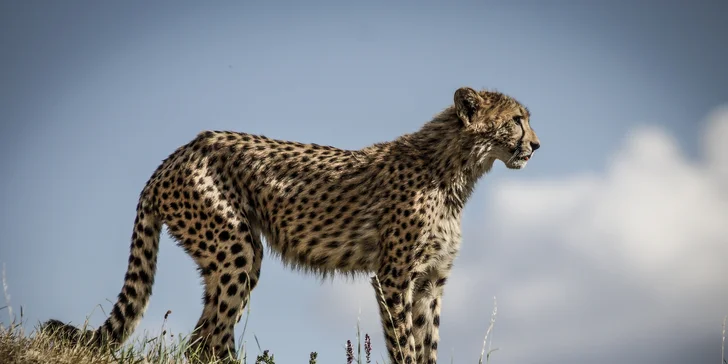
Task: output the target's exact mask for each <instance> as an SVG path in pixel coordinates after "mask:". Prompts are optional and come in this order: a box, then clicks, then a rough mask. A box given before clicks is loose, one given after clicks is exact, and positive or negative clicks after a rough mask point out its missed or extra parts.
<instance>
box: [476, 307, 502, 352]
mask: <svg viewBox="0 0 728 364" xmlns="http://www.w3.org/2000/svg"><path fill="white" fill-rule="evenodd" d="M496 313H498V303H497V302H496V299H495V297H493V313H491V315H490V325H488V330H487V331H486V332H485V338H483V350H481V351H480V359H479V360H478V364H483V357H485V362H486V363H487V362H489V360H490V353H492V352H494V351H496V350H498V349H497V348H496V349H493V350H491V349H490V344H492V343H493V337H492V336H491V335H490V334H491V332H492V331H493V327H494V326H495V315H496ZM488 336H491V338H490V343H488ZM486 344H487V345H488V353H487V354H486V353H485V346H486Z"/></svg>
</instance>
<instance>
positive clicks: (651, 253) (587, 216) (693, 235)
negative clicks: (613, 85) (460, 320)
mask: <svg viewBox="0 0 728 364" xmlns="http://www.w3.org/2000/svg"><path fill="white" fill-rule="evenodd" d="M696 125H697V124H696ZM701 140H702V141H703V143H702V149H703V155H704V158H702V160H700V161H694V160H689V159H688V158H687V157H686V156H685V155H684V154H683V152H682V151H681V150H680V148H679V146H678V144H677V143H676V141H675V140H674V139H673V138H672V137H671V136H670V135H668V134H667V133H666V132H665V131H663V130H662V129H660V128H656V127H648V128H645V127H643V128H639V129H637V130H634V132H633V133H631V134H630V135H629V137H628V138H627V141H626V143H625V144H624V146H623V148H622V149H621V150H620V151H619V152H618V153H615V154H614V156H613V158H612V159H611V161H610V163H609V165H608V167H607V168H606V171H605V172H604V173H601V174H598V175H593V174H592V175H575V176H564V177H562V178H557V179H554V180H542V181H538V180H536V181H529V182H519V183H513V182H505V183H501V184H500V185H497V186H494V192H495V193H494V196H493V200H492V201H491V202H492V204H491V205H490V206H491V208H492V212H491V214H490V215H491V216H495V221H492V222H491V223H490V224H489V226H490V228H493V227H495V228H496V229H497V240H498V244H509V245H510V249H512V250H516V249H517V250H519V251H541V250H542V249H543V245H544V244H547V245H548V246H549V247H550V248H551V249H552V253H551V254H548V255H544V256H543V259H550V260H553V261H555V262H558V264H555V265H546V264H541V265H540V267H542V268H544V269H545V270H544V271H543V272H541V274H543V275H544V277H545V278H542V279H541V280H535V281H534V280H532V278H529V280H515V281H510V282H509V286H510V287H509V288H506V289H504V290H503V291H502V293H501V295H502V296H505V298H506V299H507V300H508V302H510V303H511V304H515V306H513V307H510V309H513V310H517V311H519V312H518V314H519V315H523V316H525V317H528V318H529V319H531V320H534V321H532V322H531V323H532V324H533V325H535V326H542V325H540V324H541V323H543V321H544V319H543V318H540V317H541V316H540V315H542V314H543V313H544V312H545V311H544V310H545V307H549V306H553V304H554V302H556V304H557V305H560V306H561V307H562V308H563V309H565V310H568V311H570V312H575V314H574V316H572V317H571V319H569V318H565V320H566V321H560V322H559V324H560V325H561V327H560V329H559V330H558V332H559V333H560V334H561V335H552V337H551V338H548V337H547V338H545V340H543V341H542V342H544V343H548V344H550V345H557V341H560V342H566V343H567V345H572V346H573V345H581V344H583V345H596V346H598V343H600V342H610V341H611V342H615V343H622V344H626V343H628V342H630V340H632V339H638V338H644V337H647V338H654V340H656V341H659V340H663V339H664V340H665V341H666V342H668V343H669V342H671V341H672V342H673V343H674V344H677V343H678V341H679V340H681V339H679V338H678V337H679V336H683V335H691V334H695V335H701V334H703V333H706V332H716V330H712V329H715V328H717V327H718V326H719V324H720V319H721V315H724V314H728V291H727V290H726V287H728V191H727V190H726V187H728V173H726V172H728V147H727V144H726V142H728V108H722V109H718V110H717V111H715V112H713V113H711V114H710V116H709V117H708V121H707V123H706V125H705V130H704V133H703V138H702V139H701ZM504 264H506V265H507V264H508V263H504ZM575 267H579V268H578V269H577V276H575V275H574V273H575ZM473 269H477V267H473ZM538 269H539V266H535V267H534V268H533V273H534V274H536V275H538V273H536V272H537V270H538ZM625 302H628V303H625ZM595 303H596V304H599V303H602V304H605V306H606V307H609V311H608V312H605V311H604V310H603V309H604V307H600V308H590V307H585V306H583V305H588V304H595ZM580 305H582V306H580ZM552 308H553V307H552ZM687 321H689V322H687ZM584 322H589V323H590V326H595V327H600V329H599V330H590V331H589V334H588V335H584V331H583V329H582V325H584ZM676 324H677V325H678V326H680V325H682V327H683V328H685V329H689V330H691V331H690V332H682V333H680V334H678V335H676V334H677V333H676V332H674V328H675V327H676V326H675V325H676ZM711 330H712V331H711ZM717 335H718V334H716V340H717V339H718V336H717ZM617 345H618V344H617ZM609 350H613V349H609Z"/></svg>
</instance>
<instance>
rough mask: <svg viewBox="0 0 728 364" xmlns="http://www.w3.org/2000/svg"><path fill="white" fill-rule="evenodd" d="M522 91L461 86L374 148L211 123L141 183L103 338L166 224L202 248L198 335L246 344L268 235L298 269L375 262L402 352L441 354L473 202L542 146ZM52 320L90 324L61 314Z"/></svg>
mask: <svg viewBox="0 0 728 364" xmlns="http://www.w3.org/2000/svg"><path fill="white" fill-rule="evenodd" d="M529 120H530V114H529V112H528V110H527V109H526V108H525V107H523V106H522V105H521V104H520V103H519V102H517V101H516V100H515V99H513V98H511V97H509V96H507V95H504V94H501V93H498V92H489V91H480V92H477V91H475V90H473V89H471V88H461V89H458V90H457V91H456V92H455V95H454V105H451V106H450V107H448V108H446V109H445V110H444V111H442V112H441V113H439V114H438V115H436V116H435V117H434V118H433V119H432V120H431V121H430V122H428V123H426V124H425V125H424V126H423V127H422V128H421V129H420V130H419V131H417V132H414V133H411V134H406V135H403V136H401V137H399V138H397V139H395V140H393V141H390V142H385V143H377V144H373V145H371V146H369V147H366V148H364V149H361V150H342V149H337V148H334V147H330V146H322V145H317V144H304V143H298V142H290V141H282V140H275V139H270V138H267V137H264V136H260V135H251V134H245V133H236V132H229V131H206V132H202V133H200V134H199V135H198V136H197V137H196V138H195V139H194V140H192V141H191V142H190V143H188V144H186V145H184V146H182V147H180V148H178V149H177V150H176V151H175V152H174V153H172V155H170V156H169V157H168V158H167V159H165V160H164V162H163V163H162V164H161V165H160V166H159V167H158V168H157V170H156V171H155V172H154V174H153V175H152V177H151V178H150V179H149V181H148V182H147V184H146V186H145V187H144V189H143V190H142V192H141V195H140V198H139V203H138V205H137V215H136V219H135V220H134V229H133V233H132V237H131V247H130V249H131V253H130V255H129V265H128V269H127V273H126V276H125V277H124V285H123V287H122V290H121V293H120V294H119V296H118V300H117V302H116V303H115V304H114V306H113V309H112V311H111V314H110V315H109V317H108V319H107V320H106V322H104V324H103V325H102V326H100V327H99V328H98V329H97V330H95V331H93V332H88V333H87V334H88V337H91V338H92V339H91V342H92V343H95V344H101V343H110V344H112V345H119V344H121V343H122V342H123V341H124V340H125V339H126V338H127V337H128V336H129V334H130V333H131V332H132V331H133V330H134V329H135V327H136V326H137V324H138V323H139V320H140V319H141V317H142V315H143V312H144V311H145V309H146V306H147V304H148V302H149V297H150V296H151V294H152V285H153V283H154V275H155V271H156V261H157V252H158V249H159V235H160V231H161V228H162V225H166V226H167V228H168V231H169V234H170V235H171V236H172V237H173V238H174V239H175V240H176V241H177V242H178V244H179V245H180V246H181V247H182V248H183V249H184V250H185V251H186V252H187V253H188V254H189V255H190V256H192V258H193V259H194V261H195V262H196V263H197V265H198V267H199V271H200V274H201V276H202V278H203V280H204V286H205V293H204V308H203V312H202V315H201V317H200V319H199V321H198V322H197V325H196V327H195V328H196V330H195V331H194V333H193V339H194V340H196V341H197V342H198V343H199V345H201V348H202V349H203V351H204V352H205V353H207V354H208V355H209V356H210V357H220V356H226V355H228V354H230V353H232V354H234V351H235V349H234V331H233V327H234V325H235V324H236V323H237V322H238V321H239V320H240V317H241V314H242V312H243V308H244V307H245V305H246V303H247V301H248V297H249V295H250V292H251V291H252V290H253V289H254V288H255V286H256V284H257V283H258V279H259V277H260V268H261V262H262V260H263V250H264V248H263V244H262V243H261V241H262V239H263V238H264V239H265V241H266V242H267V245H268V246H269V248H270V251H271V252H273V253H274V254H276V255H278V256H280V258H281V260H282V261H283V262H284V263H285V264H287V265H289V266H291V267H293V268H295V269H299V270H303V271H307V272H311V273H314V274H317V275H321V276H326V275H329V274H371V273H374V274H375V276H374V277H373V278H372V285H373V286H374V288H375V292H376V295H377V298H378V301H379V303H380V304H379V306H380V311H381V321H382V325H383V328H384V336H385V339H386V340H385V341H386V345H387V350H388V352H389V356H390V359H391V360H392V361H393V362H398V363H435V362H436V360H437V344H438V341H439V333H438V327H439V324H440V309H441V297H442V292H443V287H444V286H445V282H446V280H447V277H448V275H449V273H450V270H451V268H452V266H453V260H454V258H455V256H456V255H457V253H458V249H459V245H460V240H461V234H460V219H461V214H462V210H463V207H464V205H465V203H466V201H467V200H468V197H469V196H470V195H471V192H472V191H473V188H474V186H475V184H476V182H477V181H478V179H479V178H480V177H481V176H483V175H484V174H485V173H486V172H488V171H489V170H490V169H491V167H492V165H493V163H494V161H495V160H501V161H503V162H504V163H505V164H506V166H507V167H508V168H513V169H518V168H522V167H524V166H525V164H526V162H527V161H528V159H529V158H530V157H531V155H532V154H533V151H535V150H536V149H537V148H538V147H539V141H538V138H537V137H536V135H535V133H534V132H533V130H532V129H531V128H530V125H529ZM46 327H55V328H61V329H62V330H63V331H64V332H66V333H71V334H73V333H76V335H77V336H78V337H81V335H80V331H74V330H77V329H75V328H72V327H70V326H68V325H65V324H63V323H60V322H59V321H56V320H51V321H49V322H48V323H47V324H46Z"/></svg>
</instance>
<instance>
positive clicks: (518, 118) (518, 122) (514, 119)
mask: <svg viewBox="0 0 728 364" xmlns="http://www.w3.org/2000/svg"><path fill="white" fill-rule="evenodd" d="M521 120H523V117H522V116H520V115H516V116H514V117H513V121H514V122H515V123H516V124H521Z"/></svg>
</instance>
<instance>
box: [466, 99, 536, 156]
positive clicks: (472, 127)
mask: <svg viewBox="0 0 728 364" xmlns="http://www.w3.org/2000/svg"><path fill="white" fill-rule="evenodd" d="M454 98H455V113H456V114H457V117H458V118H459V119H460V121H461V122H462V123H463V129H462V131H463V132H464V133H466V134H467V135H468V136H469V137H471V138H472V140H473V141H474V143H473V144H474V147H475V148H476V149H478V151H481V150H482V153H478V154H479V155H480V156H481V157H483V158H492V159H493V158H494V159H498V160H500V161H502V162H503V163H504V164H505V165H506V167H508V168H510V169H521V168H523V167H525V166H526V163H527V162H528V161H529V160H530V159H531V158H532V157H533V153H534V151H536V149H538V148H539V146H540V142H539V140H538V137H537V136H536V133H535V132H534V131H533V129H531V125H530V114H529V112H528V109H527V108H526V107H524V106H523V105H521V104H520V103H519V102H518V101H516V100H515V99H513V98H511V97H510V96H507V95H504V94H501V93H498V92H489V91H480V92H478V91H475V90H473V89H472V88H469V87H462V88H460V89H458V90H457V91H455V97H454Z"/></svg>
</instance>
